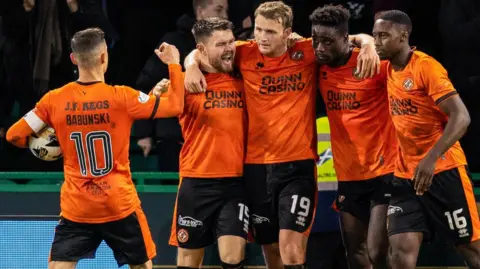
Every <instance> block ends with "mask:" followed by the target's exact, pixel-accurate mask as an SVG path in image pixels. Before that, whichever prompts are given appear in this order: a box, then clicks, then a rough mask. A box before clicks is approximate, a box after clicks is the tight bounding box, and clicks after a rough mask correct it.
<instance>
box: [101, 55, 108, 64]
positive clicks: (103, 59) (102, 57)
mask: <svg viewBox="0 0 480 269" xmlns="http://www.w3.org/2000/svg"><path fill="white" fill-rule="evenodd" d="M100 61H101V63H102V64H104V63H106V62H107V53H105V52H102V54H100Z"/></svg>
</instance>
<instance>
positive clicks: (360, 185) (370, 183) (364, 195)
mask: <svg viewBox="0 0 480 269" xmlns="http://www.w3.org/2000/svg"><path fill="white" fill-rule="evenodd" d="M392 180H393V173H391V174H386V175H382V176H379V177H376V178H372V179H368V180H359V181H339V182H338V196H337V199H336V200H335V207H336V209H337V210H339V211H341V212H347V213H350V214H352V215H353V216H354V217H356V218H358V219H359V220H360V221H362V222H363V223H365V224H368V223H369V220H370V211H371V210H372V208H373V207H375V206H377V205H388V203H389V201H390V197H391V191H392Z"/></svg>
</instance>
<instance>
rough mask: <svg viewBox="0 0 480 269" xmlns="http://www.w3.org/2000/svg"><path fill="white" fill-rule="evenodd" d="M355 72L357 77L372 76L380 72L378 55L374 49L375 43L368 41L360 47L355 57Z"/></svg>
mask: <svg viewBox="0 0 480 269" xmlns="http://www.w3.org/2000/svg"><path fill="white" fill-rule="evenodd" d="M356 70H357V73H356V74H355V75H356V76H357V77H359V78H363V79H366V78H372V77H374V76H375V75H377V74H379V73H380V57H378V54H377V52H376V51H375V44H373V43H369V44H366V45H364V46H362V48H361V49H360V53H359V54H358V58H357V69H356Z"/></svg>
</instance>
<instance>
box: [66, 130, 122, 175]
mask: <svg viewBox="0 0 480 269" xmlns="http://www.w3.org/2000/svg"><path fill="white" fill-rule="evenodd" d="M70 140H73V142H74V143H75V149H76V151H77V157H78V164H79V167H80V173H81V174H82V176H84V177H86V176H88V173H87V162H88V164H90V165H89V168H90V169H89V170H90V174H91V175H92V176H94V177H101V176H104V175H106V174H108V173H110V171H112V168H113V153H112V139H111V137H110V134H109V133H107V132H105V131H95V132H90V133H88V134H87V135H86V136H85V141H84V140H83V135H82V133H80V132H74V133H71V134H70ZM96 140H99V141H100V142H101V143H102V149H103V152H95V141H96ZM84 142H85V143H84ZM98 154H100V156H101V155H103V158H104V160H105V165H104V167H98V166H99V165H98V161H97V156H98ZM87 156H88V160H87Z"/></svg>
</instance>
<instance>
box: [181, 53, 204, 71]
mask: <svg viewBox="0 0 480 269" xmlns="http://www.w3.org/2000/svg"><path fill="white" fill-rule="evenodd" d="M184 66H185V69H187V68H192V67H193V68H195V67H196V68H199V67H200V52H199V51H198V50H196V49H195V50H193V51H192V52H190V53H189V54H188V56H187V57H186V58H185V62H184Z"/></svg>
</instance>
